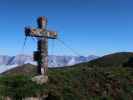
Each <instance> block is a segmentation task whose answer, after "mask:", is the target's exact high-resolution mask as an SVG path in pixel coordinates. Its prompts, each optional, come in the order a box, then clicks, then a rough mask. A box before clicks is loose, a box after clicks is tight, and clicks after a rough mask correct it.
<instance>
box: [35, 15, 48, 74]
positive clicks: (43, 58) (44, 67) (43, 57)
mask: <svg viewBox="0 0 133 100" xmlns="http://www.w3.org/2000/svg"><path fill="white" fill-rule="evenodd" d="M37 24H38V28H39V29H44V30H46V26H47V19H46V18H45V17H39V18H38V19H37ZM37 49H38V52H39V55H40V57H39V59H38V61H37V62H38V67H37V73H38V74H39V75H41V74H44V75H45V76H47V74H48V72H47V71H48V38H47V37H42V38H39V40H38V48H37Z"/></svg>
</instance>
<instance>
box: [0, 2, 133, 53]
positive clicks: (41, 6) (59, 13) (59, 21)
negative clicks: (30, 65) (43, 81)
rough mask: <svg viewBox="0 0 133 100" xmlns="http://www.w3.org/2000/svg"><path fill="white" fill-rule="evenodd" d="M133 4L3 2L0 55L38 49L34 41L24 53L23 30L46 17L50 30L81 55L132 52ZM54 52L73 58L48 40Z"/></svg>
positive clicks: (1, 3) (65, 49)
mask: <svg viewBox="0 0 133 100" xmlns="http://www.w3.org/2000/svg"><path fill="white" fill-rule="evenodd" d="M132 4H133V1H132V0H0V13H1V14H0V23H1V24H0V35H1V36H0V55H2V54H3V55H4V54H6V55H16V54H20V53H26V54H32V52H33V51H35V50H36V42H35V41H33V40H32V39H31V38H28V40H27V44H26V46H25V50H24V52H23V51H22V45H23V42H24V27H25V26H28V25H30V26H32V27H36V18H37V17H38V16H46V17H47V18H48V28H49V29H51V30H55V31H57V32H58V33H59V37H60V38H61V39H62V40H63V41H64V42H65V43H66V44H68V45H69V46H70V47H72V48H73V49H75V50H76V51H77V52H78V53H79V54H81V55H86V56H87V55H90V54H94V55H99V56H101V55H105V54H109V53H113V52H123V51H133V45H132V44H133V6H132ZM52 44H54V47H53V46H52ZM52 48H53V50H52ZM51 53H52V54H57V55H74V53H73V52H71V51H70V50H69V49H67V48H65V47H64V46H63V45H62V44H60V43H59V42H58V41H56V40H54V41H52V40H49V54H51Z"/></svg>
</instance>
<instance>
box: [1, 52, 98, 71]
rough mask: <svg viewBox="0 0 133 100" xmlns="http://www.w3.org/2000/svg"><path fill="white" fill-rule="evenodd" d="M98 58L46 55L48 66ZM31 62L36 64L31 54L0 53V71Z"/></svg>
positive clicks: (66, 64)
mask: <svg viewBox="0 0 133 100" xmlns="http://www.w3.org/2000/svg"><path fill="white" fill-rule="evenodd" d="M96 58H98V56H94V55H90V56H87V57H85V56H57V55H49V56H48V66H49V67H63V66H70V65H74V64H78V63H82V62H88V61H91V60H93V59H96ZM27 63H29V64H33V65H36V62H35V61H33V57H32V56H31V55H22V54H21V55H16V56H7V55H0V72H3V71H6V70H8V69H11V68H14V67H16V66H19V65H23V64H27Z"/></svg>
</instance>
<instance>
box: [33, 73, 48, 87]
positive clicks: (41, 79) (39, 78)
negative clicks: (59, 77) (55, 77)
mask: <svg viewBox="0 0 133 100" xmlns="http://www.w3.org/2000/svg"><path fill="white" fill-rule="evenodd" d="M32 81H33V82H36V83H37V84H40V85H42V84H45V83H47V82H48V76H46V75H45V76H44V75H38V76H34V77H33V78H32Z"/></svg>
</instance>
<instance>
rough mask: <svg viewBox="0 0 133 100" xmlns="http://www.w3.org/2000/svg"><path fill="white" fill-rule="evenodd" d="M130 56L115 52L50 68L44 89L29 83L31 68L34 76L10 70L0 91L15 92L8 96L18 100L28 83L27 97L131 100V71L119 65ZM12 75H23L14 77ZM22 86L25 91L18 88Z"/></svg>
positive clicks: (132, 78)
mask: <svg viewBox="0 0 133 100" xmlns="http://www.w3.org/2000/svg"><path fill="white" fill-rule="evenodd" d="M130 57H133V53H117V54H113V55H108V56H105V57H102V58H100V59H97V60H94V61H91V62H89V63H83V64H78V65H75V66H72V67H69V68H62V69H50V70H49V82H48V83H47V84H45V85H43V86H38V85H36V84H35V83H33V82H32V81H31V80H30V77H31V76H32V75H34V74H35V68H34V67H32V68H31V67H30V68H31V69H30V70H32V72H34V73H31V71H29V72H24V70H22V69H21V70H22V71H20V70H19V69H17V70H15V71H14V70H12V71H10V72H7V73H5V74H6V75H7V74H8V75H10V77H9V76H4V77H1V78H0V86H3V87H4V88H3V90H4V91H1V92H2V93H3V94H4V93H12V92H13V91H14V92H13V93H14V94H10V95H16V96H18V95H19V96H20V97H19V98H21V94H20V93H22V94H23V95H22V96H27V95H26V94H24V91H29V88H27V87H29V86H30V84H31V87H30V89H31V91H29V95H38V94H41V93H49V100H53V98H54V100H103V99H104V100H133V69H132V68H129V67H126V68H124V67H122V66H121V65H122V63H124V62H126V61H127V60H128V59H129V58H130ZM114 59H115V60H114ZM108 66H109V67H108ZM13 73H17V74H25V75H26V76H23V75H22V76H21V75H20V76H16V75H15V76H14V74H13ZM29 73H30V74H29ZM12 75H13V76H12ZM27 75H28V77H27ZM19 77H20V78H19ZM20 83H21V84H20ZM14 84H19V85H14ZM24 84H25V88H23V89H21V87H23V85H24ZM38 87H40V88H38ZM1 90H2V89H1ZM38 91H39V92H38ZM15 93H16V94H15ZM17 93H19V94H17Z"/></svg>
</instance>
